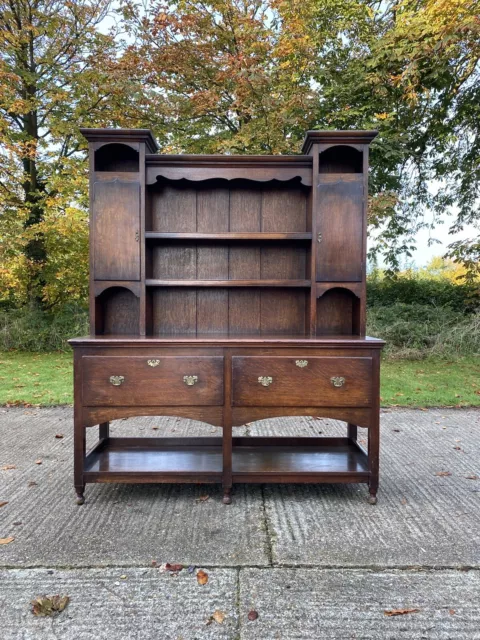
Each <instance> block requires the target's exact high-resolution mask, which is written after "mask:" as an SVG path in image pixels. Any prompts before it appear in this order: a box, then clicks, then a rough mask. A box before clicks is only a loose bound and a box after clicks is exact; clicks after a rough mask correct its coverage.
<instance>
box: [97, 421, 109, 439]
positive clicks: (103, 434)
mask: <svg viewBox="0 0 480 640" xmlns="http://www.w3.org/2000/svg"><path fill="white" fill-rule="evenodd" d="M109 436H110V423H109V422H102V424H99V425H98V437H99V439H100V440H106V439H107V438H108V437H109Z"/></svg>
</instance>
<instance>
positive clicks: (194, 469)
mask: <svg viewBox="0 0 480 640" xmlns="http://www.w3.org/2000/svg"><path fill="white" fill-rule="evenodd" d="M222 459H223V458H222V439H221V438H214V437H212V438H110V439H108V440H104V441H102V442H101V443H100V445H99V446H97V448H96V449H94V450H93V451H92V452H91V453H89V454H88V456H87V457H86V460H85V478H86V480H87V482H92V481H99V480H100V481H101V480H102V479H103V480H105V481H113V480H115V481H117V482H121V481H124V482H131V481H132V480H134V478H135V477H136V476H140V475H141V476H142V478H143V482H145V481H146V482H158V481H160V480H164V481H168V479H171V480H172V481H173V480H176V481H179V479H180V480H182V481H184V482H188V481H191V482H193V481H194V478H197V479H198V476H199V475H200V476H202V481H203V482H217V481H220V480H221V473H222ZM232 473H233V480H234V481H237V482H249V481H251V482H259V481H261V482H279V481H281V480H282V479H283V481H285V478H286V477H289V476H292V477H291V478H289V480H288V481H289V482H323V481H327V482H335V481H339V482H340V481H345V478H346V477H347V476H348V477H349V478H351V479H352V481H353V480H356V481H362V480H363V481H365V482H366V481H367V480H368V475H369V471H368V458H367V456H366V454H365V452H364V451H363V450H362V449H360V448H359V447H358V446H357V445H356V444H354V443H353V442H352V441H350V440H349V439H348V438H308V437H306V438H290V437H285V438H278V437H275V438H252V437H239V438H233V457H232ZM190 476H191V478H190Z"/></svg>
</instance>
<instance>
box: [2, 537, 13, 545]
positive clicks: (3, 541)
mask: <svg viewBox="0 0 480 640" xmlns="http://www.w3.org/2000/svg"><path fill="white" fill-rule="evenodd" d="M14 540H15V538H14V537H13V536H9V537H8V538H0V544H10V542H13V541H14Z"/></svg>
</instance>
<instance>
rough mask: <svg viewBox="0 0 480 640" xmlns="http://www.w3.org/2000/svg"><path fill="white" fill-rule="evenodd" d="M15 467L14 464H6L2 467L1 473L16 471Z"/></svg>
mask: <svg viewBox="0 0 480 640" xmlns="http://www.w3.org/2000/svg"><path fill="white" fill-rule="evenodd" d="M16 468H17V465H16V464H6V465H5V466H3V467H2V471H10V469H16Z"/></svg>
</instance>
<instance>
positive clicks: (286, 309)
mask: <svg viewBox="0 0 480 640" xmlns="http://www.w3.org/2000/svg"><path fill="white" fill-rule="evenodd" d="M261 296H262V297H261V311H260V313H261V332H262V333H272V334H275V333H291V334H303V333H304V331H305V300H306V297H305V291H302V290H300V291H296V290H293V289H276V290H274V289H263V290H262V292H261Z"/></svg>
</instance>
